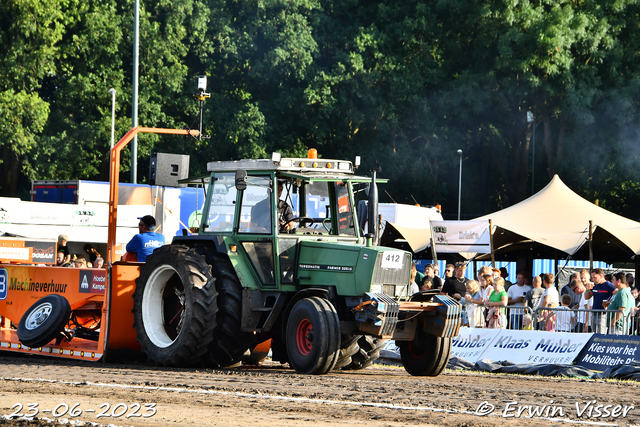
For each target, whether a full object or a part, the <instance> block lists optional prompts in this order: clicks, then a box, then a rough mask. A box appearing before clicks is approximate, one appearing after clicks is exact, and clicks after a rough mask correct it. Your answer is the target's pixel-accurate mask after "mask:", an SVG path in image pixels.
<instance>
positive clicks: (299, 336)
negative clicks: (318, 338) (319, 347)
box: [296, 319, 313, 356]
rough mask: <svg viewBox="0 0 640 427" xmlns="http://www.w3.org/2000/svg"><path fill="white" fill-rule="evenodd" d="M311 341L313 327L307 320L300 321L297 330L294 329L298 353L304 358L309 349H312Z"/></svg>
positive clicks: (309, 351)
mask: <svg viewBox="0 0 640 427" xmlns="http://www.w3.org/2000/svg"><path fill="white" fill-rule="evenodd" d="M309 338H311V339H309ZM312 340H313V326H312V325H311V322H309V320H308V319H302V320H301V321H300V323H298V328H297V329H296V344H297V345H298V351H299V352H300V354H302V355H303V356H306V355H308V354H309V353H311V349H312V348H313V343H312Z"/></svg>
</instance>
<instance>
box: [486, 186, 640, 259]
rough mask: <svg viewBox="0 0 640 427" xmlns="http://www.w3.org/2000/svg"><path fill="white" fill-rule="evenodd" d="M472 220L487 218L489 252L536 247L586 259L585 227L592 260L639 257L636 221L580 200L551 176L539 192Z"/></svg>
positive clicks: (638, 232) (638, 231) (639, 240)
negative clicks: (490, 226)
mask: <svg viewBox="0 0 640 427" xmlns="http://www.w3.org/2000/svg"><path fill="white" fill-rule="evenodd" d="M476 220H491V222H492V224H493V231H494V237H493V239H494V241H493V248H494V251H496V250H501V249H503V250H509V247H510V246H521V247H522V245H523V244H525V245H529V246H530V245H532V244H538V245H543V246H546V247H547V248H551V249H554V250H557V251H560V252H564V253H565V254H567V255H570V256H573V257H574V258H577V256H576V255H578V252H580V254H579V255H580V257H581V258H583V259H586V258H587V257H585V256H584V255H585V252H586V254H588V245H585V243H588V241H589V228H590V224H591V229H592V231H593V238H592V242H593V243H592V244H593V245H594V249H593V251H594V253H595V254H596V258H597V259H602V260H607V259H613V258H615V257H618V259H617V260H618V261H626V260H627V259H620V257H623V258H627V255H631V256H632V255H633V254H640V223H639V222H636V221H633V220H630V219H628V218H625V217H622V216H620V215H616V214H615V213H613V212H610V211H607V210H606V209H603V208H600V207H598V206H596V205H594V204H593V203H591V202H589V201H587V200H585V199H583V198H582V197H580V196H579V195H577V194H576V193H574V192H573V191H572V190H571V189H570V188H569V187H567V186H566V185H565V184H564V183H563V182H562V181H561V180H560V178H559V177H558V176H557V175H555V176H554V177H553V179H552V180H551V182H550V183H549V184H548V185H547V186H546V187H544V188H543V189H542V190H540V191H539V192H537V193H536V194H534V195H533V196H531V197H529V198H528V199H525V200H523V201H522V202H520V203H517V204H515V205H513V206H510V207H508V208H506V209H503V210H500V211H497V212H494V213H491V214H488V215H484V216H482V217H479V218H476Z"/></svg>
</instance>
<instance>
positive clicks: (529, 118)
mask: <svg viewBox="0 0 640 427" xmlns="http://www.w3.org/2000/svg"><path fill="white" fill-rule="evenodd" d="M531 122H533V135H532V136H531V140H532V142H533V150H532V151H531V195H533V184H534V182H535V177H536V118H535V117H533V113H532V112H531V111H527V123H531Z"/></svg>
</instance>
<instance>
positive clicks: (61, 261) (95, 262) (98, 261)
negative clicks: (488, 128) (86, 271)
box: [56, 234, 104, 268]
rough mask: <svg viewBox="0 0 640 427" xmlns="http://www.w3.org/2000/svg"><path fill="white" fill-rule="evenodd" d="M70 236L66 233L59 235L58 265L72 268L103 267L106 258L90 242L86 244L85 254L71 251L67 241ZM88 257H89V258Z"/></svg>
mask: <svg viewBox="0 0 640 427" xmlns="http://www.w3.org/2000/svg"><path fill="white" fill-rule="evenodd" d="M68 242H69V238H68V237H67V236H65V235H64V234H61V235H60V236H58V253H57V254H56V266H57V267H71V268H103V267H104V258H102V255H100V253H99V252H98V251H97V250H96V249H95V248H94V247H93V246H91V245H90V244H89V243H87V244H86V245H84V251H85V252H86V256H85V254H75V253H71V251H70V250H69V247H68V246H67V243H68ZM87 257H88V259H87Z"/></svg>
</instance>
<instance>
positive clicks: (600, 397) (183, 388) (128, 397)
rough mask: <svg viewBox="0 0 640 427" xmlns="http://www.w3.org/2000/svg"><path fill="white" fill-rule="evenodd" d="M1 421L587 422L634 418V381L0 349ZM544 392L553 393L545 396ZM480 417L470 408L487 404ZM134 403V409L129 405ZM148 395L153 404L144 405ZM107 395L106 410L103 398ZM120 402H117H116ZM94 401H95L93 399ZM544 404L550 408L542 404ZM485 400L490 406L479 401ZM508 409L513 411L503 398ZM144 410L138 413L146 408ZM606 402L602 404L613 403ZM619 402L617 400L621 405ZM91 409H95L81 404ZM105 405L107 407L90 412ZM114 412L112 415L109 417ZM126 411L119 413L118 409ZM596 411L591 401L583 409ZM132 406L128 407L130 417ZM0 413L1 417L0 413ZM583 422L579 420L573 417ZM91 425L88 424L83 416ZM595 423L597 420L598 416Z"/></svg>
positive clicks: (639, 416) (638, 412) (637, 414)
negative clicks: (601, 412)
mask: <svg viewBox="0 0 640 427" xmlns="http://www.w3.org/2000/svg"><path fill="white" fill-rule="evenodd" d="M0 361H1V362H2V363H1V365H0V366H1V367H0V378H2V379H1V380H0V425H25V426H33V425H51V424H48V423H46V422H44V421H32V422H26V421H25V422H21V421H16V420H15V419H14V420H7V419H6V416H7V415H9V414H11V413H12V412H14V411H16V409H18V408H17V407H14V405H15V404H17V403H21V404H23V405H24V408H23V409H22V411H21V413H25V412H27V411H31V413H34V412H35V409H31V410H30V409H29V408H28V407H27V404H30V403H31V404H34V403H35V404H37V410H38V411H39V414H38V417H43V416H44V417H47V418H49V419H53V418H54V417H53V416H52V414H51V413H50V412H49V413H43V411H44V410H47V409H48V410H53V409H54V408H56V407H57V411H58V412H57V413H58V414H61V413H63V412H65V409H66V407H65V404H66V405H68V407H69V411H70V410H71V408H73V406H74V405H75V404H79V405H78V406H76V408H75V411H76V412H79V410H82V415H80V416H77V417H71V416H69V412H67V413H66V414H65V415H63V416H61V417H59V418H60V419H67V420H83V421H90V422H93V423H98V424H102V425H107V424H112V425H116V426H123V425H133V426H171V425H184V426H209V425H211V426H213V425H220V426H226V425H233V426H250V425H251V426H255V425H269V426H299V425H314V426H315V425H349V426H360V425H362V426H364V425H367V426H402V425H452V426H453V425H466V426H492V425H495V426H498V425H513V426H517V425H523V424H526V425H540V426H547V425H549V420H545V419H544V417H545V416H546V415H547V414H548V415H551V413H552V411H553V409H554V408H558V407H559V408H561V409H562V413H560V412H559V411H560V410H559V409H556V411H557V412H556V415H555V417H553V418H555V419H556V420H557V421H560V420H562V421H565V422H566V421H571V420H578V424H582V423H583V422H585V421H587V422H589V421H591V422H598V423H604V425H615V424H617V425H633V424H640V401H639V400H638V399H637V395H638V392H639V391H640V387H639V386H638V384H637V383H635V382H602V381H591V380H588V381H584V380H575V379H558V378H552V379H549V378H531V377H519V376H502V375H500V376H498V375H486V374H478V373H461V372H451V371H447V372H445V373H444V374H443V375H441V376H440V377H438V378H424V377H411V376H410V375H408V374H407V373H406V372H405V371H404V369H402V368H398V367H372V368H368V369H365V370H363V371H358V372H344V371H342V372H336V373H332V374H330V375H325V376H320V377H318V376H309V375H298V374H295V373H294V372H293V371H292V370H290V369H286V367H283V366H281V365H279V364H267V365H266V366H264V367H261V368H252V369H236V370H226V371H225V370H196V369H167V368H156V367H151V366H147V365H145V364H141V363H128V364H121V363H120V364H118V363H109V364H103V363H98V364H89V363H82V362H75V361H65V360H57V359H50V358H43V357H20V356H18V357H16V356H14V355H13V354H9V353H2V352H0ZM592 400H597V403H596V404H593V405H591V406H596V405H600V404H601V405H618V404H620V405H626V406H630V405H634V402H635V404H636V405H637V406H638V409H636V408H632V409H630V410H629V412H628V414H627V416H626V417H623V416H622V415H619V416H618V417H612V416H609V417H601V418H588V417H586V414H587V413H588V412H589V410H588V409H587V410H586V411H585V414H583V417H582V418H577V409H576V403H578V404H579V405H580V409H583V407H584V406H585V405H586V403H587V402H588V401H592ZM512 401H517V402H518V405H530V406H531V410H534V411H535V410H536V409H537V410H539V411H541V412H542V414H541V415H542V416H538V417H533V418H525V417H526V416H528V415H529V412H528V411H529V408H527V407H525V408H524V409H523V412H521V415H520V417H517V416H516V417H510V418H505V417H503V416H502V415H503V414H504V410H505V407H506V405H507V403H508V402H512ZM551 401H553V402H552V403H551ZM483 402H488V404H491V405H494V410H493V413H492V414H491V415H487V416H480V415H478V414H476V412H483V411H484V412H488V411H489V409H490V408H491V407H490V406H488V405H483ZM136 403H138V404H140V409H139V410H138V411H136V409H137V406H136ZM153 403H155V404H156V405H155V408H150V407H145V405H146V404H153ZM103 404H109V408H108V409H107V406H106V405H103ZM119 404H120V405H119ZM101 405H102V406H101ZM543 405H549V411H548V412H546V413H545V411H546V407H544V406H543ZM487 408H489V409H487ZM509 408H515V409H514V411H508V412H507V415H511V414H515V415H517V411H518V406H517V405H515V404H512V406H510V407H509ZM153 409H155V410H156V411H157V412H156V413H155V414H153V415H152V416H149V417H143V416H142V415H149V414H152V411H153ZM612 409H613V407H611V408H610V410H612ZM622 409H623V408H621V410H622ZM91 410H94V411H95V412H89V411H91ZM104 410H106V414H107V415H110V416H103V417H100V418H98V417H97V415H98V414H99V413H100V412H102V411H104ZM121 412H123V415H121V416H119V417H115V416H113V414H115V415H118V414H120V413H121ZM131 414H133V415H134V416H130V417H128V418H127V415H131ZM592 414H596V410H593V411H592ZM135 415H137V416H135ZM2 416H5V417H4V418H2ZM580 421H582V422H580ZM87 425H90V424H87ZM601 425H602V424H601Z"/></svg>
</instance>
